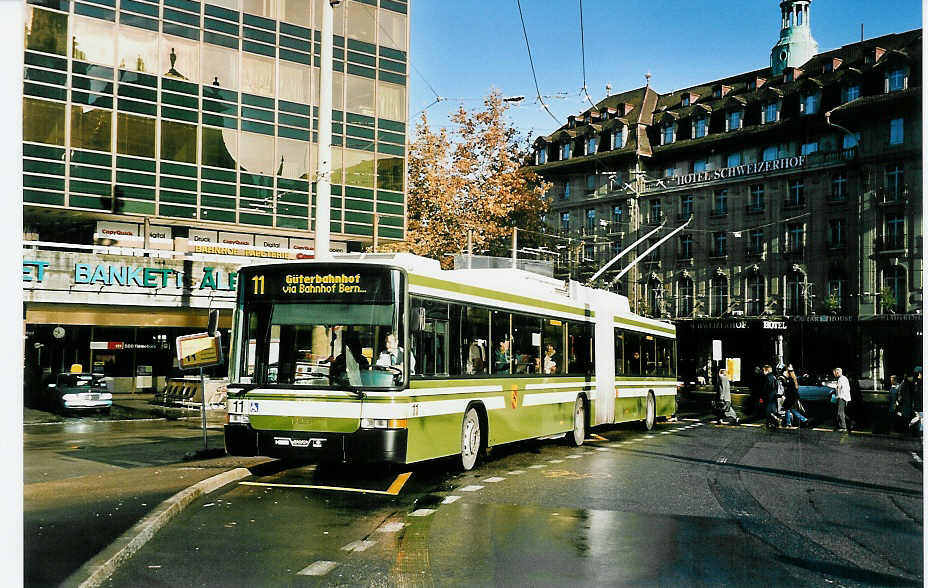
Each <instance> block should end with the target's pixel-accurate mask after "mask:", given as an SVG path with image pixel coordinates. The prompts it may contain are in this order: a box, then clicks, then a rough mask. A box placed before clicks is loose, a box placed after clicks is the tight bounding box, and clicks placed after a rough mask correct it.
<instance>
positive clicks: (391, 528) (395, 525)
mask: <svg viewBox="0 0 928 588" xmlns="http://www.w3.org/2000/svg"><path fill="white" fill-rule="evenodd" d="M405 526H406V523H401V522H399V521H394V522H391V523H384V524H382V525H380V526H379V527H378V528H377V532H378V533H396V532H398V531H401V530H402V529H403V527H405Z"/></svg>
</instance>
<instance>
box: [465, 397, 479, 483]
mask: <svg viewBox="0 0 928 588" xmlns="http://www.w3.org/2000/svg"><path fill="white" fill-rule="evenodd" d="M482 433H483V432H482V431H481V429H480V415H478V414H477V409H475V408H474V407H470V408H468V409H467V412H466V413H464V421H463V422H462V423H461V468H462V469H463V470H464V471H465V472H466V471H470V470H472V469H474V466H475V465H477V459H478V458H479V457H480V450H481V444H482Z"/></svg>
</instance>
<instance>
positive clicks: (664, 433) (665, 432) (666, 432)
mask: <svg viewBox="0 0 928 588" xmlns="http://www.w3.org/2000/svg"><path fill="white" fill-rule="evenodd" d="M673 433H674V432H673V431H663V432H661V435H673Z"/></svg>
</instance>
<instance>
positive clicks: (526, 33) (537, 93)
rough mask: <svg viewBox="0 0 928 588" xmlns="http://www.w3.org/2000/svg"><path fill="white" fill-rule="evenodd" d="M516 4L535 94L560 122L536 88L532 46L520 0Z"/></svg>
mask: <svg viewBox="0 0 928 588" xmlns="http://www.w3.org/2000/svg"><path fill="white" fill-rule="evenodd" d="M516 6H518V7H519V20H521V21H522V36H523V37H524V38H525V49H526V50H527V51H528V63H529V65H530V66H531V67H532V79H533V80H535V95H536V96H537V97H538V101H539V102H540V103H541V105H542V106H544V109H545V112H547V113H548V114H550V115H551V118H553V119H554V122H556V123H558V124H561V121H560V119H559V118H558V117H556V116H554V113H553V112H551V109H550V108H548V105H547V104H545V101H544V99H543V98H542V97H541V90H540V89H538V76H537V75H536V74H535V62H534V60H533V59H532V48H531V46H530V45H529V42H528V31H527V30H526V29H525V17H524V16H523V15H522V3H521V2H520V0H516Z"/></svg>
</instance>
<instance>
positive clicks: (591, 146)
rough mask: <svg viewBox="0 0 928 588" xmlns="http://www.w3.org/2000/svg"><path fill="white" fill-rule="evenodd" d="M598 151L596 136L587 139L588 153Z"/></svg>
mask: <svg viewBox="0 0 928 588" xmlns="http://www.w3.org/2000/svg"><path fill="white" fill-rule="evenodd" d="M594 153H596V137H590V138H589V139H587V140H586V154H587V155H592V154H594Z"/></svg>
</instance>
